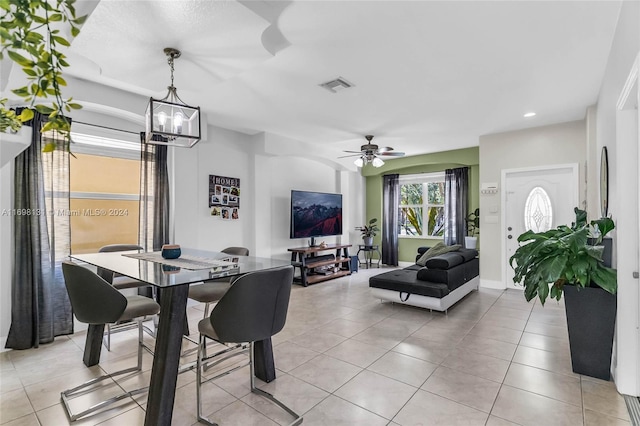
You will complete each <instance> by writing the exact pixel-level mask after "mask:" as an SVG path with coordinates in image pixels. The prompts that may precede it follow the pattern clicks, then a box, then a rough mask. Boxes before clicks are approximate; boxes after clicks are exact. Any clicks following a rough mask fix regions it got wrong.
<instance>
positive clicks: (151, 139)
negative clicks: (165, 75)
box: [145, 47, 201, 148]
mask: <svg viewBox="0 0 640 426" xmlns="http://www.w3.org/2000/svg"><path fill="white" fill-rule="evenodd" d="M164 54H165V55H167V62H168V63H169V66H170V67H171V85H170V86H169V87H167V89H168V90H169V91H168V93H167V96H165V97H164V98H163V99H154V98H150V99H149V105H148V106H147V112H146V118H145V121H146V138H145V143H149V144H156V145H167V146H177V147H182V148H191V147H193V146H194V145H195V144H196V143H198V141H199V140H200V138H201V136H200V107H192V106H189V105H187V104H185V103H184V102H183V101H182V99H180V97H179V96H178V92H177V89H176V88H175V86H174V85H173V61H174V59H176V58H179V57H180V55H181V52H180V51H179V50H177V49H174V48H171V47H167V48H165V49H164Z"/></svg>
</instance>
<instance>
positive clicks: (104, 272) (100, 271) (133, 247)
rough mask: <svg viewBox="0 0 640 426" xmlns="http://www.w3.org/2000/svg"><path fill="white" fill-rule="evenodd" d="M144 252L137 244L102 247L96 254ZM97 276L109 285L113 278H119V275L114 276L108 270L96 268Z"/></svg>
mask: <svg viewBox="0 0 640 426" xmlns="http://www.w3.org/2000/svg"><path fill="white" fill-rule="evenodd" d="M129 250H144V249H143V248H142V247H140V246H139V245H137V244H110V245H108V246H102V247H100V248H99V249H98V253H112V252H115V251H129ZM98 275H99V276H100V277H101V278H102V279H104V280H106V281H107V282H109V283H113V277H119V276H120V274H114V273H113V272H111V271H109V270H108V269H103V268H98Z"/></svg>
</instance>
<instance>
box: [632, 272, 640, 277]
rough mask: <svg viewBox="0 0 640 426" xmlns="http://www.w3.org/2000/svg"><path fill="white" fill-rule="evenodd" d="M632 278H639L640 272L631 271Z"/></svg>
mask: <svg viewBox="0 0 640 426" xmlns="http://www.w3.org/2000/svg"><path fill="white" fill-rule="evenodd" d="M633 278H635V279H638V278H640V274H639V273H638V271H635V272H634V273H633Z"/></svg>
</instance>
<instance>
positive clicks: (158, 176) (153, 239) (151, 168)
mask: <svg viewBox="0 0 640 426" xmlns="http://www.w3.org/2000/svg"><path fill="white" fill-rule="evenodd" d="M144 139H145V133H144V132H142V133H140V143H141V158H140V226H139V237H138V244H139V245H140V246H142V247H143V248H144V249H145V250H153V251H158V250H160V249H161V248H162V245H163V244H168V243H169V173H168V169H167V155H168V149H167V147H166V146H164V145H154V144H148V143H145V142H144Z"/></svg>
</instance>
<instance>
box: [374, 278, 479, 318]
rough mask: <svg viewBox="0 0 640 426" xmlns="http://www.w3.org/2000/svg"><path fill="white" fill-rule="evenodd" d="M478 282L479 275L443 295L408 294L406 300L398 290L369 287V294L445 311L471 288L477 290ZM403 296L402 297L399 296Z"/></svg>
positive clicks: (396, 301)
mask: <svg viewBox="0 0 640 426" xmlns="http://www.w3.org/2000/svg"><path fill="white" fill-rule="evenodd" d="M479 284H480V277H479V276H477V277H475V278H472V279H471V280H469V281H467V282H466V283H464V284H463V285H461V286H460V287H458V288H456V289H455V290H453V291H452V292H451V293H449V294H447V295H446V296H445V297H442V298H438V297H430V296H421V295H419V294H410V295H409V298H408V299H407V300H402V299H403V298H404V296H406V295H407V293H405V292H403V293H402V295H401V294H400V292H399V291H395V290H385V289H382V288H371V295H372V296H373V297H377V298H380V299H382V300H388V301H390V302H394V303H402V304H403V305H411V306H417V307H419V308H427V309H434V310H436V311H446V310H447V309H449V308H450V307H451V306H452V305H453V304H454V303H456V302H457V301H459V300H460V299H462V298H463V297H464V296H466V295H467V294H469V293H471V291H473V290H477V289H478V286H479ZM401 296H403V297H401Z"/></svg>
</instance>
